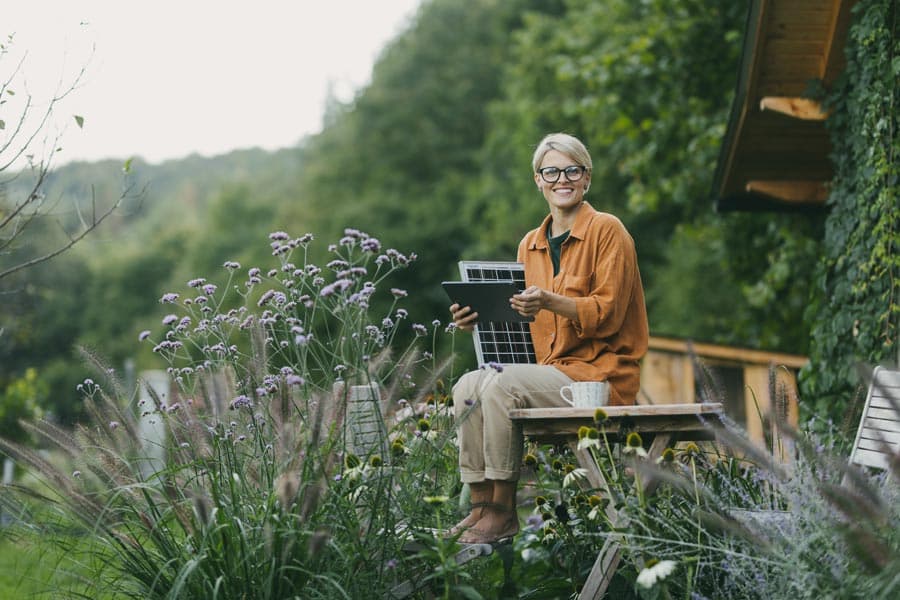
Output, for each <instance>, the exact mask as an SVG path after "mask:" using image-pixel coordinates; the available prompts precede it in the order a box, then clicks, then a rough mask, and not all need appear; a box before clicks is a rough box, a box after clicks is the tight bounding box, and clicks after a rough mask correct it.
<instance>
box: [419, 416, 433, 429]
mask: <svg viewBox="0 0 900 600" xmlns="http://www.w3.org/2000/svg"><path fill="white" fill-rule="evenodd" d="M430 429H431V423H430V422H429V421H428V419H419V431H422V432H425V431H428V430H430Z"/></svg>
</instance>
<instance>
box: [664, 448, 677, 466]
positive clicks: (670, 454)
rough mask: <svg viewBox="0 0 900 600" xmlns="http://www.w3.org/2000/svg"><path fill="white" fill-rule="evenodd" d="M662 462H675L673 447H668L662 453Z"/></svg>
mask: <svg viewBox="0 0 900 600" xmlns="http://www.w3.org/2000/svg"><path fill="white" fill-rule="evenodd" d="M661 458H662V462H663V463H666V464H670V463H673V462H675V450H673V449H672V448H666V449H665V450H663V453H662V457H661Z"/></svg>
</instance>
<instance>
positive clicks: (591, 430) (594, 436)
mask: <svg viewBox="0 0 900 600" xmlns="http://www.w3.org/2000/svg"><path fill="white" fill-rule="evenodd" d="M587 436H588V437H589V438H590V439H592V440H599V439H600V432H599V431H597V430H596V429H594V428H593V427H590V428H589V429H588V434H587Z"/></svg>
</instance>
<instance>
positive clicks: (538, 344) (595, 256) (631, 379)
mask: <svg viewBox="0 0 900 600" xmlns="http://www.w3.org/2000/svg"><path fill="white" fill-rule="evenodd" d="M532 167H533V170H534V183H535V185H537V187H538V189H539V190H540V191H541V192H542V193H543V195H544V199H545V200H546V201H547V204H548V206H549V209H550V214H549V215H547V217H546V218H545V219H544V221H543V222H542V223H541V225H540V226H539V227H538V228H537V229H534V230H532V231H530V232H529V233H528V234H527V235H526V236H525V237H524V238H523V239H522V241H521V242H520V243H519V251H518V259H517V260H518V261H519V262H521V263H523V264H524V266H525V285H526V289H525V290H524V291H523V292H522V293H520V294H516V295H514V296H513V297H512V298H510V304H511V306H512V307H513V308H514V309H515V310H516V311H518V312H519V313H520V314H522V315H528V316H534V321H533V322H532V323H531V325H530V327H531V335H532V341H533V343H534V350H535V357H536V359H537V364H533V365H506V366H504V367H503V368H502V369H490V368H488V369H479V370H477V371H473V372H471V373H467V374H465V375H464V376H463V377H461V378H460V380H459V381H458V382H457V384H456V386H455V387H454V389H453V402H454V406H455V412H456V416H457V420H458V424H459V446H460V448H459V467H460V477H461V479H462V481H463V482H464V483H468V484H469V487H470V491H471V502H472V504H471V511H470V512H469V514H468V515H467V516H466V517H465V518H464V519H463V520H462V521H460V523H458V524H457V525H456V526H455V527H454V528H453V529H452V530H451V533H452V534H454V535H456V534H459V533H460V532H462V533H461V535H460V537H459V541H460V542H461V543H501V542H505V541H508V540H511V539H512V537H513V536H514V535H515V534H516V533H518V531H519V521H518V517H517V515H516V487H517V485H518V478H519V469H520V464H521V460H522V449H523V440H522V434H521V432H520V431H518V430H517V429H515V428H514V427H513V424H512V422H511V421H510V419H509V417H508V415H507V413H508V412H509V410H510V409H512V408H538V407H553V406H565V405H566V404H565V402H564V401H563V400H562V398H561V397H560V395H559V390H560V388H561V387H562V386H564V385H567V384H570V383H572V382H574V381H601V380H606V381H608V382H609V401H610V404H634V402H635V399H636V397H637V392H638V388H639V386H640V367H639V363H638V361H639V360H640V359H641V357H642V356H643V355H644V353H645V352H646V350H647V338H648V326H647V312H646V307H645V306H644V291H643V287H642V285H641V277H640V273H639V272H638V265H637V255H636V253H635V248H634V241H633V240H632V238H631V236H630V235H629V233H628V232H627V231H626V229H625V227H624V226H623V225H622V223H621V221H619V219H617V218H616V217H614V216H612V215H610V214H607V213H601V212H598V211H596V210H594V208H593V207H591V206H590V205H589V204H588V203H587V202H585V201H584V195H585V193H587V191H588V188H589V187H590V183H591V167H592V163H591V157H590V154H589V153H588V150H587V148H585V146H584V144H583V143H582V142H581V141H579V140H578V139H577V138H574V137H572V136H570V135H567V134H564V133H554V134H550V135H548V136H546V137H545V138H544V139H543V140H541V142H540V144H538V147H537V149H536V150H535V152H534V157H533V160H532ZM450 312H451V313H452V314H453V320H454V322H455V323H456V325H457V327H459V328H460V329H464V330H470V329H472V328H473V327H474V325H475V323H476V322H477V320H478V313H477V312H473V311H472V310H471V309H470V307H468V306H459V305H458V304H454V305H452V306H451V307H450Z"/></svg>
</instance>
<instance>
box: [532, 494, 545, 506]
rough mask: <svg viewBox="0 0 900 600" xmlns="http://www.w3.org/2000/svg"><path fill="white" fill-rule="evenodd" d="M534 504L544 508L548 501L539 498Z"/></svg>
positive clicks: (541, 497)
mask: <svg viewBox="0 0 900 600" xmlns="http://www.w3.org/2000/svg"><path fill="white" fill-rule="evenodd" d="M534 503H535V505H537V506H544V505H545V504H547V499H546V498H545V497H543V496H538V497H537V498H535V499H534Z"/></svg>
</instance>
